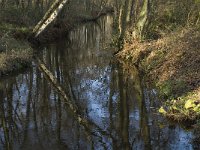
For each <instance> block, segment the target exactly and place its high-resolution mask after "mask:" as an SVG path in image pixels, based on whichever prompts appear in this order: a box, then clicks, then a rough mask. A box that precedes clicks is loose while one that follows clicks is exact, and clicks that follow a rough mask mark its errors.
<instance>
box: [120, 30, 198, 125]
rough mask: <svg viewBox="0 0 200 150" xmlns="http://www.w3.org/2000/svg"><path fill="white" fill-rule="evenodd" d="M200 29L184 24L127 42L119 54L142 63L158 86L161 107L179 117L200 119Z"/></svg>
mask: <svg viewBox="0 0 200 150" xmlns="http://www.w3.org/2000/svg"><path fill="white" fill-rule="evenodd" d="M199 41H200V31H199V29H195V28H182V29H179V30H178V31H175V32H172V33H170V34H166V36H164V37H163V38H160V39H158V40H154V41H148V42H147V41H145V42H134V43H132V44H130V43H129V44H125V46H124V50H123V51H121V52H120V53H118V54H117V57H118V58H120V59H123V60H125V61H127V62H128V63H130V64H132V65H136V66H138V68H139V69H140V71H142V72H144V73H145V74H146V75H145V76H146V79H147V83H148V84H151V85H153V86H155V87H156V89H157V91H158V93H159V96H160V98H161V99H162V101H163V106H162V107H161V108H160V109H159V111H160V112H161V113H162V114H163V115H164V116H166V117H168V118H170V119H173V120H175V121H187V122H188V121H190V122H192V123H197V121H198V120H199V119H200V69H199V66H200V57H199V54H200V43H199Z"/></svg>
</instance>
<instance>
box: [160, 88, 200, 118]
mask: <svg viewBox="0 0 200 150" xmlns="http://www.w3.org/2000/svg"><path fill="white" fill-rule="evenodd" d="M160 110H162V111H159V112H160V113H162V114H163V115H165V116H166V117H169V118H171V119H173V120H177V121H188V120H189V121H197V120H198V119H199V118H200V101H199V97H198V92H197V91H194V92H189V93H187V94H186V95H184V96H180V97H177V98H176V99H172V100H169V101H167V102H165V103H164V104H163V106H162V107H161V108H160ZM163 112H164V113H163Z"/></svg>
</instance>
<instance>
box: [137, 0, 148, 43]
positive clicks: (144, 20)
mask: <svg viewBox="0 0 200 150" xmlns="http://www.w3.org/2000/svg"><path fill="white" fill-rule="evenodd" d="M148 16H149V0H144V1H143V4H142V8H141V10H140V12H139V16H138V20H137V23H136V25H135V30H134V38H135V39H139V40H142V38H143V37H144V31H145V27H146V26H147V24H148Z"/></svg>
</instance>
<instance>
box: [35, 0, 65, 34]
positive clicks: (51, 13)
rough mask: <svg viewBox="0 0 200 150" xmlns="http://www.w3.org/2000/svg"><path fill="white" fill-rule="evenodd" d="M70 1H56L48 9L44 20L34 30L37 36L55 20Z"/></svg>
mask: <svg viewBox="0 0 200 150" xmlns="http://www.w3.org/2000/svg"><path fill="white" fill-rule="evenodd" d="M67 2H68V0H62V1H56V2H55V3H54V4H53V5H52V6H51V8H50V9H49V10H48V11H47V13H46V14H45V16H44V17H43V18H42V20H41V21H40V22H39V23H38V24H37V25H36V27H35V28H34V30H33V34H34V35H35V38H36V37H37V36H38V35H39V34H41V33H42V32H43V31H44V30H45V29H46V27H47V26H48V25H49V24H50V23H52V22H53V21H54V19H55V18H56V17H57V16H58V14H59V12H60V11H61V10H62V8H63V7H64V5H65V4H66V3H67Z"/></svg>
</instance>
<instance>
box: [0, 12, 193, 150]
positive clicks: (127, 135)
mask: <svg viewBox="0 0 200 150" xmlns="http://www.w3.org/2000/svg"><path fill="white" fill-rule="evenodd" d="M111 33H112V17H111V16H106V17H104V18H102V19H100V20H99V21H98V22H97V24H95V23H88V24H85V25H81V26H80V27H78V28H77V29H75V30H73V31H71V32H70V33H69V36H68V37H66V39H63V40H62V41H59V42H57V43H52V44H50V45H47V46H46V47H45V48H44V49H43V51H41V52H40V54H38V58H39V59H41V60H43V61H44V64H45V67H46V68H47V69H48V70H49V71H50V72H51V74H52V75H53V76H54V77H55V78H56V83H57V84H52V82H51V80H49V79H47V76H46V74H45V73H44V72H43V71H41V70H39V68H38V67H37V65H36V67H33V68H32V69H30V70H28V71H27V72H25V73H23V74H19V75H16V76H13V77H9V78H6V79H3V80H1V82H0V97H1V98H0V103H1V105H0V107H1V109H0V115H1V116H0V119H1V120H0V139H1V144H0V149H3V148H5V149H20V150H21V149H37V150H40V149H41V150H43V149H52V150H56V149H127V150H128V149H138V150H140V149H192V146H191V145H190V143H189V142H190V138H191V136H192V134H191V133H190V132H185V131H184V130H183V129H182V128H180V127H179V126H175V125H174V126H171V125H169V124H168V123H167V122H166V121H165V120H163V119H162V118H161V117H160V116H159V115H158V114H156V113H155V112H156V110H155V109H152V108H156V106H157V105H158V104H157V103H156V102H155V95H154V92H152V91H148V90H145V88H142V84H141V83H140V79H139V75H138V72H137V70H136V69H135V68H130V67H127V66H126V65H125V64H121V63H119V62H117V61H114V60H112V51H111V50H110V49H111V48H109V43H108V42H109V41H110V39H111ZM56 86H57V88H58V87H59V86H60V87H61V89H62V91H63V93H64V95H67V96H68V97H69V98H68V99H69V101H68V103H69V104H71V105H73V106H74V108H76V109H77V112H76V113H75V112H74V111H72V109H71V108H70V107H69V104H68V105H66V101H65V99H64V96H63V94H62V93H61V92H60V91H59V90H56ZM78 117H81V118H82V119H83V121H82V122H81V121H80V120H79V119H78Z"/></svg>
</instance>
